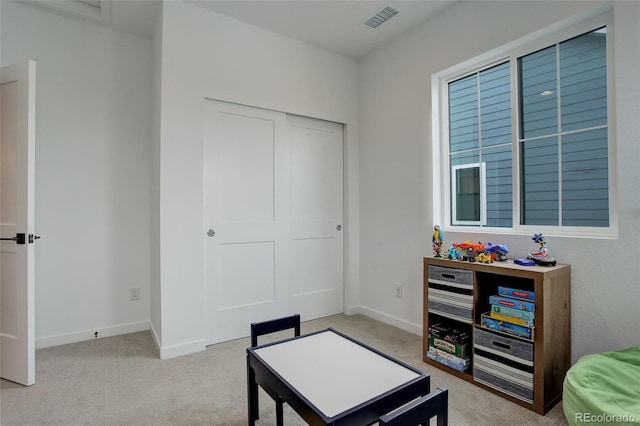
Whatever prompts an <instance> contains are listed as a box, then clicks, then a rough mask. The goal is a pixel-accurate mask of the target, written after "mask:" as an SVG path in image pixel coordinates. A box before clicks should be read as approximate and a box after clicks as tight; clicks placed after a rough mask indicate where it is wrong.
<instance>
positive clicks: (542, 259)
mask: <svg viewBox="0 0 640 426" xmlns="http://www.w3.org/2000/svg"><path fill="white" fill-rule="evenodd" d="M531 239H532V240H533V241H535V242H536V243H538V244H539V245H540V247H539V248H538V251H537V252H535V253H529V255H528V256H527V259H531V260H533V261H534V262H536V264H538V265H541V266H556V260H555V259H554V258H553V257H551V256H549V249H548V248H547V242H546V241H545V239H544V237H543V236H542V234H534V236H533V238H531Z"/></svg>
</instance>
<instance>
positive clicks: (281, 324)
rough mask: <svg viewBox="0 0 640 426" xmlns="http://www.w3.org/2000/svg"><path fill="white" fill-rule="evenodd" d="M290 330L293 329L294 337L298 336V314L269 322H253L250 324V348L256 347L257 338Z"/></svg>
mask: <svg viewBox="0 0 640 426" xmlns="http://www.w3.org/2000/svg"><path fill="white" fill-rule="evenodd" d="M290 328H293V329H294V333H295V336H299V335H300V314H295V315H291V316H289V317H284V318H277V319H273V320H269V321H263V322H254V323H252V324H251V347H254V346H258V337H259V336H263V335H265V334H271V333H275V332H277V331H283V330H288V329H290Z"/></svg>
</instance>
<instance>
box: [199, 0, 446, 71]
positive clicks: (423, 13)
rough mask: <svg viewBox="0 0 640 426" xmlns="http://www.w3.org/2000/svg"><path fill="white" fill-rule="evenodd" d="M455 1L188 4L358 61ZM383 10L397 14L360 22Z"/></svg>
mask: <svg viewBox="0 0 640 426" xmlns="http://www.w3.org/2000/svg"><path fill="white" fill-rule="evenodd" d="M454 1H455V0H391V1H377V0H359V1H358V0H190V1H189V2H190V3H193V4H197V5H199V6H202V7H204V8H207V9H210V10H213V11H215V12H218V13H220V14H222V15H226V16H229V17H232V18H235V19H238V20H240V21H244V22H246V23H249V24H252V25H255V26H258V27H261V28H264V29H267V30H270V31H273V32H275V33H278V34H282V35H285V36H288V37H291V38H294V39H297V40H300V41H303V42H306V43H308V44H311V45H314V46H317V47H320V48H322V49H325V50H328V51H330V52H334V53H337V54H340V55H343V56H346V57H350V58H354V59H359V58H362V57H363V56H366V55H367V54H368V53H370V52H372V51H373V50H375V49H376V48H378V47H380V46H382V45H384V44H385V43H387V42H389V41H390V40H392V39H394V38H396V37H397V36H399V35H401V34H403V33H405V32H407V31H409V30H410V29H411V28H413V27H415V26H417V25H419V24H421V23H423V22H424V21H426V20H427V19H429V18H430V17H431V16H433V15H435V14H436V13H438V12H440V11H441V10H442V9H444V8H445V7H447V6H449V5H451V4H453V3H454ZM386 6H390V7H392V8H394V9H396V10H397V11H398V14H396V15H395V16H393V17H392V18H391V19H389V20H388V21H387V22H385V23H384V24H382V25H380V26H379V27H377V28H376V29H372V28H370V27H368V26H366V25H364V22H365V21H367V20H368V19H369V18H370V17H372V16H373V15H375V14H376V13H377V12H379V11H380V10H382V9H384V8H385V7H386Z"/></svg>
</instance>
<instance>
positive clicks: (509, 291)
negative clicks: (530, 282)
mask: <svg viewBox="0 0 640 426" xmlns="http://www.w3.org/2000/svg"><path fill="white" fill-rule="evenodd" d="M498 294H499V295H500V296H507V297H515V298H516V299H523V300H531V301H534V300H536V294H535V293H534V292H533V291H527V290H519V289H517V288H510V287H503V286H499V287H498Z"/></svg>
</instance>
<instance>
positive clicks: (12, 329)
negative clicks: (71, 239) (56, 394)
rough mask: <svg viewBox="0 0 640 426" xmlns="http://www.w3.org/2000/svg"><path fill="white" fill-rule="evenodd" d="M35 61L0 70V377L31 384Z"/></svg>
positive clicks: (33, 379)
mask: <svg viewBox="0 0 640 426" xmlns="http://www.w3.org/2000/svg"><path fill="white" fill-rule="evenodd" d="M35 72H36V68H35V62H33V61H29V62H25V63H23V64H18V65H10V66H6V67H2V69H1V70H0V80H1V81H0V90H1V94H0V98H1V102H0V116H1V120H0V134H1V143H0V237H2V238H3V240H2V241H0V279H1V282H0V306H1V310H0V377H2V378H3V379H7V380H11V381H13V382H16V383H20V384H23V385H26V386H29V385H32V384H34V383H35V320H34V317H35V315H34V311H35V305H34V300H35V299H34V249H33V246H34V244H33V238H34V236H33V227H34V141H35V126H34V122H35Z"/></svg>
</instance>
